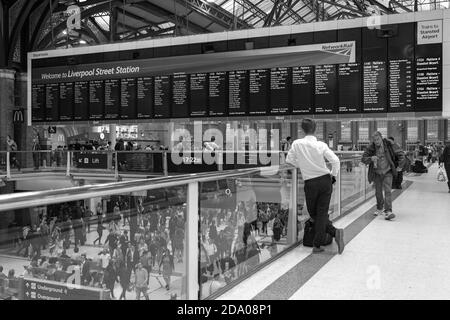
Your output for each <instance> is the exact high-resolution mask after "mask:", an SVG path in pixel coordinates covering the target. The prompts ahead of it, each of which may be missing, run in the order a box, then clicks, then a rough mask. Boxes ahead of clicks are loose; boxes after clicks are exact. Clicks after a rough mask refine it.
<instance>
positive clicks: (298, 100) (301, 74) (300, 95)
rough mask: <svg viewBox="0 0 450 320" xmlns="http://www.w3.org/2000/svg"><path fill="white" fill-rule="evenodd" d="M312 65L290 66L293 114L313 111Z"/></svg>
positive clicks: (313, 86)
mask: <svg viewBox="0 0 450 320" xmlns="http://www.w3.org/2000/svg"><path fill="white" fill-rule="evenodd" d="M314 89H315V85H314V67H312V66H302V67H294V68H292V82H291V104H292V113H293V114H310V113H312V112H314Z"/></svg>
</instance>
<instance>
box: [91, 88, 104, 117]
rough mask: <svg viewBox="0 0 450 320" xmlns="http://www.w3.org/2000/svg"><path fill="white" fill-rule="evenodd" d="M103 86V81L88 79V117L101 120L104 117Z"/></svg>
mask: <svg viewBox="0 0 450 320" xmlns="http://www.w3.org/2000/svg"><path fill="white" fill-rule="evenodd" d="M104 106H105V87H104V81H102V80H94V81H89V119H90V120H102V119H103V118H104Z"/></svg>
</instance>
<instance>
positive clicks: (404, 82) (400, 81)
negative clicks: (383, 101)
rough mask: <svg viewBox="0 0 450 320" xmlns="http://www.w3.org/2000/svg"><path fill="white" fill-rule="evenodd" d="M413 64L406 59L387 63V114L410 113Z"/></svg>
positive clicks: (411, 108) (411, 109)
mask: <svg viewBox="0 0 450 320" xmlns="http://www.w3.org/2000/svg"><path fill="white" fill-rule="evenodd" d="M413 100H414V98H413V62H412V61H411V60H408V59H401V60H390V61H389V109H388V111H389V112H412V111H414V105H413Z"/></svg>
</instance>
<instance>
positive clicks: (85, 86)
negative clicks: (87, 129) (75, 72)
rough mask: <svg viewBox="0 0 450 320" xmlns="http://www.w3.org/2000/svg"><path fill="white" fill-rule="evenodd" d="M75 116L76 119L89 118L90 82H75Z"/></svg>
mask: <svg viewBox="0 0 450 320" xmlns="http://www.w3.org/2000/svg"><path fill="white" fill-rule="evenodd" d="M73 96H74V108H73V118H74V120H76V121H82V120H88V118H89V82H87V81H80V82H75V86H74V94H73Z"/></svg>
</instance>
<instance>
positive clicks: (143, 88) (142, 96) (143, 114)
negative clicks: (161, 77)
mask: <svg viewBox="0 0 450 320" xmlns="http://www.w3.org/2000/svg"><path fill="white" fill-rule="evenodd" d="M152 114H153V78H152V77H143V78H137V118H138V119H150V118H151V117H152Z"/></svg>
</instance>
